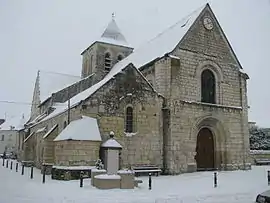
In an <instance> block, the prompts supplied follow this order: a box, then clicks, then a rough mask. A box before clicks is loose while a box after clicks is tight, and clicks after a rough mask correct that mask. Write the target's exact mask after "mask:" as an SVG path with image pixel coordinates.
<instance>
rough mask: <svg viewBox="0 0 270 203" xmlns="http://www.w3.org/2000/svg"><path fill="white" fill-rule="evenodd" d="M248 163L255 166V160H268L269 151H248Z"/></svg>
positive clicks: (269, 156) (269, 157)
mask: <svg viewBox="0 0 270 203" xmlns="http://www.w3.org/2000/svg"><path fill="white" fill-rule="evenodd" d="M249 158H250V163H251V164H252V165H255V159H270V150H250V156H249Z"/></svg>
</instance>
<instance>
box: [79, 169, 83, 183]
mask: <svg viewBox="0 0 270 203" xmlns="http://www.w3.org/2000/svg"><path fill="white" fill-rule="evenodd" d="M80 187H83V172H82V171H81V173H80Z"/></svg>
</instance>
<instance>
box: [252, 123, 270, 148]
mask: <svg viewBox="0 0 270 203" xmlns="http://www.w3.org/2000/svg"><path fill="white" fill-rule="evenodd" d="M249 134H250V138H249V140H250V149H251V150H270V129H269V128H259V127H252V128H250V129H249Z"/></svg>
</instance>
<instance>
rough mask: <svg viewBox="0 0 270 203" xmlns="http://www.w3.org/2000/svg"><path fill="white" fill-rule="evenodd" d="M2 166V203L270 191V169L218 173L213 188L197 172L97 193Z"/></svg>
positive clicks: (163, 200)
mask: <svg viewBox="0 0 270 203" xmlns="http://www.w3.org/2000/svg"><path fill="white" fill-rule="evenodd" d="M14 169H15V167H14V166H13V170H12V171H11V170H10V169H9V168H5V167H3V166H2V161H1V165H0V203H73V202H74V203H75V202H76V203H95V202H98V203H99V202H101V203H102V202H104V203H128V202H131V203H135V202H136V203H195V202H202V203H236V202H237V203H253V202H254V200H255V197H256V194H258V193H259V192H262V191H265V190H267V189H270V187H268V185H267V179H266V175H267V170H270V167H253V169H252V170H251V171H234V172H219V173H218V187H217V188H213V172H198V173H192V174H183V175H179V176H160V177H153V182H152V184H153V189H152V190H151V191H150V190H148V181H147V177H140V179H142V180H143V181H144V182H143V184H141V186H140V188H137V189H134V190H120V189H114V190H98V189H96V188H93V187H92V186H91V185H90V180H89V179H87V180H84V187H83V188H80V187H79V181H68V182H64V181H54V180H51V179H50V176H47V177H46V178H47V179H46V183H45V184H42V183H41V179H42V176H41V174H40V171H39V170H34V179H32V180H31V179H30V170H29V168H25V175H24V176H22V175H21V173H20V170H21V167H20V168H19V172H17V173H16V172H15V170H14Z"/></svg>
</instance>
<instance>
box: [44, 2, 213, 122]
mask: <svg viewBox="0 0 270 203" xmlns="http://www.w3.org/2000/svg"><path fill="white" fill-rule="evenodd" d="M207 6H209V5H208V4H206V5H204V6H202V7H200V8H199V9H197V10H195V11H194V12H192V13H191V14H189V15H188V16H186V17H185V18H183V19H182V20H180V21H178V22H177V23H175V24H174V25H172V26H171V27H169V28H168V29H167V30H165V31H164V32H162V33H160V34H159V35H157V36H156V37H155V38H154V39H152V40H150V41H148V42H147V43H146V44H144V45H143V46H142V47H140V48H138V49H135V50H134V52H133V53H131V54H130V55H129V56H128V57H126V58H124V59H123V60H122V61H120V62H118V63H116V64H115V65H114V66H113V67H112V69H111V71H110V72H109V73H108V74H107V75H106V76H105V77H104V78H103V79H102V80H101V81H100V82H98V83H96V84H95V85H93V86H91V87H89V88H88V89H86V90H85V91H83V92H81V93H79V94H78V95H76V96H74V97H73V98H71V100H70V103H71V107H72V106H76V105H77V104H78V103H79V102H80V101H83V100H85V99H87V98H89V97H90V96H91V95H92V94H94V93H95V92H96V91H97V90H99V89H100V88H101V87H102V86H103V85H105V84H106V83H107V82H108V81H110V80H111V79H112V78H113V77H114V76H115V75H116V74H118V73H119V72H121V71H122V70H123V69H124V68H125V67H127V66H128V65H130V64H133V65H132V67H134V66H135V68H137V69H139V68H141V67H142V66H144V65H146V64H148V63H150V62H151V61H153V60H156V59H158V58H162V57H164V55H165V54H169V53H170V52H172V51H173V50H174V49H175V48H176V46H177V44H178V43H179V42H180V41H181V40H182V39H183V37H184V36H185V34H186V33H187V32H188V30H189V29H190V27H191V26H192V25H193V23H194V22H195V20H196V19H197V18H198V17H199V15H200V14H201V12H202V11H203V10H204V8H206V7H207ZM109 30H110V29H109ZM138 72H139V74H141V76H142V77H143V78H144V76H143V75H142V73H141V72H140V71H138ZM145 80H146V81H147V79H145ZM65 106H66V105H65ZM61 108H62V107H61ZM61 108H59V111H58V110H57V111H58V112H59V113H58V114H60V111H61ZM64 108H65V107H64ZM65 110H66V108H65ZM65 110H64V109H62V112H63V111H65ZM45 119H47V118H45Z"/></svg>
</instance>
